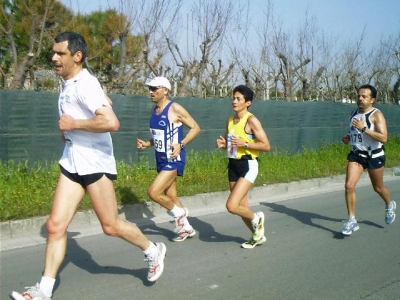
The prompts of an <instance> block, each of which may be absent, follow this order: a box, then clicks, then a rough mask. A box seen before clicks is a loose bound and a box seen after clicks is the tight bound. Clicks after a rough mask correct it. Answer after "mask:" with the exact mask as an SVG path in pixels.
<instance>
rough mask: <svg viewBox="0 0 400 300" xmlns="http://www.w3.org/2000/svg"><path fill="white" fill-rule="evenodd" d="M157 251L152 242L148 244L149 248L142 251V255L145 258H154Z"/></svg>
mask: <svg viewBox="0 0 400 300" xmlns="http://www.w3.org/2000/svg"><path fill="white" fill-rule="evenodd" d="M157 251H158V249H157V246H156V244H154V243H153V242H150V246H149V248H147V249H146V250H144V251H143V253H144V255H146V256H150V257H154V256H156V254H157Z"/></svg>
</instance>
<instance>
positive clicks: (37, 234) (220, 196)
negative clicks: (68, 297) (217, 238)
mask: <svg viewBox="0 0 400 300" xmlns="http://www.w3.org/2000/svg"><path fill="white" fill-rule="evenodd" d="M399 175H400V168H393V169H386V170H385V174H384V180H385V182H387V181H393V180H399V181H400V177H399ZM344 180H345V175H337V176H330V177H324V178H317V179H310V180H301V181H294V182H289V183H279V184H269V185H265V186H260V187H255V188H253V189H252V190H251V191H250V193H249V203H250V205H251V206H255V205H258V204H260V203H261V202H270V203H274V202H279V201H284V200H289V199H296V198H300V197H306V196H313V195H316V194H324V193H329V192H335V191H339V190H341V189H343V185H344ZM368 184H370V181H369V177H368V174H367V173H366V172H364V173H363V174H362V176H361V179H360V181H359V183H358V186H365V185H368ZM228 195H229V191H222V192H215V193H204V194H198V195H194V196H190V197H181V201H182V203H184V205H185V206H186V207H188V208H189V210H190V216H193V217H194V216H201V215H206V214H212V213H218V212H223V211H226V208H225V203H226V199H227V198H228ZM119 215H120V217H121V218H122V219H124V220H127V221H130V222H133V223H136V224H137V225H139V226H142V225H146V224H149V223H162V222H168V221H170V220H171V216H170V215H168V214H167V213H166V210H165V209H164V208H162V207H161V206H159V205H158V204H156V203H153V202H148V203H145V204H135V205H126V206H123V207H120V208H119ZM46 220H47V216H44V217H38V218H31V219H24V220H16V221H8V222H1V223H0V233H1V237H0V242H1V246H0V251H6V250H12V249H17V248H23V247H28V246H34V245H39V244H44V243H45V242H46V230H45V222H46ZM68 232H74V238H81V237H86V236H90V235H95V234H100V233H102V229H101V226H100V223H99V221H98V219H97V217H96V214H95V213H94V212H93V211H85V212H77V213H76V214H75V216H74V219H73V221H72V222H71V224H70V226H69V229H68Z"/></svg>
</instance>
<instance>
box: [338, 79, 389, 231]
mask: <svg viewBox="0 0 400 300" xmlns="http://www.w3.org/2000/svg"><path fill="white" fill-rule="evenodd" d="M357 92H358V98H357V106H358V108H357V109H356V110H355V111H353V112H352V114H351V117H350V130H349V133H348V134H347V135H345V136H344V137H343V138H342V142H343V143H345V144H350V145H351V151H350V153H349V154H348V156H347V160H348V163H347V171H346V183H345V198H346V206H347V212H348V219H347V220H346V222H345V224H344V226H343V229H342V234H343V235H351V234H352V233H353V232H355V231H357V230H358V229H360V227H359V226H358V223H357V220H356V217H355V214H356V201H357V199H356V185H357V182H358V181H359V179H360V176H361V174H362V173H363V171H364V170H365V169H367V170H368V174H369V177H370V179H371V183H372V186H373V188H374V191H375V192H377V193H378V194H379V196H380V197H381V198H382V200H383V201H384V202H385V222H386V223H387V224H391V223H392V222H393V221H394V220H395V218H396V213H395V210H396V202H395V201H391V200H390V192H389V190H388V189H387V188H386V187H385V185H384V183H383V170H384V166H385V162H386V156H385V151H384V148H383V144H384V143H385V142H386V141H387V138H388V133H387V126H386V120H385V117H384V116H383V114H382V112H381V111H380V110H379V109H377V108H374V107H373V104H374V103H375V101H376V96H377V91H376V89H375V87H373V86H372V85H369V84H366V85H362V86H360V87H359V88H358V91H357Z"/></svg>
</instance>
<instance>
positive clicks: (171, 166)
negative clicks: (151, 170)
mask: <svg viewBox="0 0 400 300" xmlns="http://www.w3.org/2000/svg"><path fill="white" fill-rule="evenodd" d="M184 169H185V164H184V163H183V162H181V161H176V162H162V163H158V164H157V172H158V173H160V172H161V171H173V170H176V172H177V175H178V176H183V171H184Z"/></svg>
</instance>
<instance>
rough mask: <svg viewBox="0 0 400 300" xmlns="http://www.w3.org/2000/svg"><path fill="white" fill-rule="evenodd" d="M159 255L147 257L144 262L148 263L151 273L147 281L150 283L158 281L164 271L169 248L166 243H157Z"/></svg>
mask: <svg viewBox="0 0 400 300" xmlns="http://www.w3.org/2000/svg"><path fill="white" fill-rule="evenodd" d="M156 246H157V250H158V251H157V254H156V256H155V257H150V256H146V258H145V260H144V261H147V264H148V266H149V272H148V274H147V280H148V281H150V282H154V281H156V280H157V279H158V278H159V277H160V276H161V274H162V273H163V271H164V258H165V254H166V253H167V247H166V246H165V245H164V243H156Z"/></svg>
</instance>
